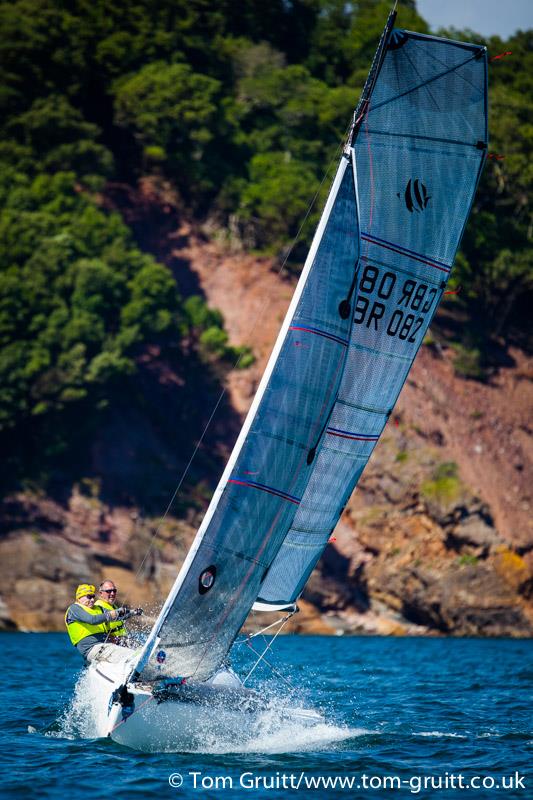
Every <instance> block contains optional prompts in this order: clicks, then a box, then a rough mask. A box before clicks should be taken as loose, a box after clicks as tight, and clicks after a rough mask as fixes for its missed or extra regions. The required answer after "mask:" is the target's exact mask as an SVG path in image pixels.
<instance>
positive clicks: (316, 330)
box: [289, 325, 348, 347]
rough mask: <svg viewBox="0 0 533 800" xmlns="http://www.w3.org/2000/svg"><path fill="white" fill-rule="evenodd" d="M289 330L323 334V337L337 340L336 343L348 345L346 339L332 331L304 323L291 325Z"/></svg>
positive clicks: (317, 334)
mask: <svg viewBox="0 0 533 800" xmlns="http://www.w3.org/2000/svg"><path fill="white" fill-rule="evenodd" d="M289 330H290V331H304V332H305V333H313V334H315V335H316V336H323V337H324V338H325V339H331V340H332V341H333V342H337V344H342V345H343V346H344V347H348V339H343V338H341V337H340V336H336V335H335V334H334V333H328V332H327V331H322V330H320V328H312V327H308V326H304V325H291V326H290V328H289Z"/></svg>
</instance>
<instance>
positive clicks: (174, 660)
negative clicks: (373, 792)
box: [137, 153, 360, 680]
mask: <svg viewBox="0 0 533 800" xmlns="http://www.w3.org/2000/svg"><path fill="white" fill-rule="evenodd" d="M355 185H356V184H355V176H354V165H353V157H352V154H351V153H348V154H346V155H344V156H343V157H342V159H341V162H340V165H339V168H338V171H337V174H336V177H335V180H334V183H333V186H332V189H331V192H330V195H329V198H328V201H327V203H326V207H325V209H324V212H323V215H322V219H321V222H320V224H319V227H318V230H317V232H316V234H315V238H314V241H313V244H312V247H311V249H310V252H309V255H308V258H307V261H306V264H305V266H304V270H303V272H302V275H301V278H300V281H299V283H298V286H297V289H296V292H295V295H294V297H293V300H292V303H291V306H290V308H289V310H288V312H287V316H286V318H285V322H284V324H283V326H282V330H281V332H280V335H279V337H278V340H277V342H276V345H275V347H274V350H273V353H272V356H271V358H270V361H269V364H268V366H267V369H266V372H265V374H264V376H263V379H262V382H261V385H260V387H259V389H258V392H257V395H256V397H255V399H254V402H253V404H252V407H251V409H250V412H249V414H248V416H247V418H246V421H245V423H244V427H243V429H242V431H241V434H240V436H239V439H238V440H237V443H236V445H235V448H234V450H233V453H232V456H231V458H230V460H229V462H228V465H227V467H226V470H225V471H224V474H223V476H222V478H221V481H220V483H219V485H218V487H217V489H216V491H215V494H214V496H213V499H212V501H211V504H210V506H209V508H208V511H207V513H206V516H205V518H204V521H203V523H202V525H201V527H200V529H199V531H198V534H197V536H196V539H195V542H194V544H193V547H192V549H191V551H190V553H189V555H188V557H187V559H186V561H185V563H184V565H183V567H182V569H181V571H180V573H179V575H178V578H177V580H176V583H175V585H174V587H173V589H172V591H171V593H170V595H169V597H168V599H167V601H166V603H165V605H164V607H163V609H162V611H161V614H160V616H159V619H158V621H157V623H156V625H155V627H154V629H153V631H152V633H151V635H150V638H149V640H148V642H147V644H146V646H145V648H144V651H143V654H142V656H141V658H140V661H139V663H138V665H137V674H141V673H142V676H143V679H147V680H151V679H156V678H159V677H164V676H170V677H175V676H182V677H187V676H188V677H190V676H193V677H194V678H197V679H202V678H205V677H208V676H209V675H210V674H212V673H213V671H214V670H215V669H216V668H217V667H218V666H219V665H220V664H221V662H222V661H223V659H224V657H225V655H226V653H227V651H228V650H229V648H230V647H231V644H232V643H233V641H234V638H235V636H236V634H237V633H238V631H239V630H240V628H241V626H242V624H243V622H244V620H245V618H246V616H247V615H248V613H249V611H250V608H251V607H252V604H253V602H254V600H255V599H256V597H257V594H258V591H259V586H260V585H261V582H262V580H263V578H264V576H265V574H266V572H267V570H268V568H269V566H270V564H271V562H272V560H273V559H274V557H275V555H276V553H277V551H278V550H279V547H280V545H281V543H282V542H283V540H284V539H285V536H286V534H287V531H288V530H289V529H290V527H291V525H292V523H293V519H294V515H295V514H296V512H297V510H298V508H299V505H300V503H301V501H302V497H303V495H304V493H305V490H306V487H307V484H308V481H309V479H310V477H311V475H312V473H313V466H314V462H315V459H316V454H317V453H318V452H319V451H320V446H321V444H322V442H323V440H324V435H325V429H326V427H327V424H328V419H329V416H330V414H331V410H332V407H333V404H334V402H335V399H336V397H337V392H338V389H339V384H340V380H341V378H342V374H343V369H344V364H345V361H346V355H347V351H348V344H349V336H350V330H351V325H352V314H353V308H352V310H351V313H350V314H349V315H348V316H346V315H345V314H341V313H340V312H339V305H340V302H341V301H342V299H343V298H345V297H346V296H347V294H348V292H349V288H350V286H351V284H352V282H353V279H354V275H355V271H356V269H357V264H358V258H359V245H360V237H359V225H358V213H357V205H356V193H355Z"/></svg>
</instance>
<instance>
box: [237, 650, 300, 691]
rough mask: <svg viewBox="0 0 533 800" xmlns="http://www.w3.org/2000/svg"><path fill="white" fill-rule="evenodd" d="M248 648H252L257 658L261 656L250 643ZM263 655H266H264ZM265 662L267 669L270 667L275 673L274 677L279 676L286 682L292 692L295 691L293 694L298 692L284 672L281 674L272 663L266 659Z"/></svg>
mask: <svg viewBox="0 0 533 800" xmlns="http://www.w3.org/2000/svg"><path fill="white" fill-rule="evenodd" d="M248 647H249V648H250V650H251V651H252V652H253V653H255V654H256V656H258V655H259V653H258V652H257V650H255V649H254V648H253V647H252V645H251V644H250V643H248ZM263 655H264V654H263ZM263 661H264V662H265V664H266V665H267V667H270V669H271V670H272V672H273V673H274V675H277V676H278V678H281V680H282V681H285V683H286V684H287V686H289V687H290V688H291V689H292V691H293V692H295V691H296V686H295V685H294V684H293V683H291V681H290V680H289V679H288V678H287V677H286V676H285V675H284V674H283V673H282V672H280V671H279V669H276V667H275V666H274V665H273V664H271V663H270V661H268V660H267V659H266V658H263Z"/></svg>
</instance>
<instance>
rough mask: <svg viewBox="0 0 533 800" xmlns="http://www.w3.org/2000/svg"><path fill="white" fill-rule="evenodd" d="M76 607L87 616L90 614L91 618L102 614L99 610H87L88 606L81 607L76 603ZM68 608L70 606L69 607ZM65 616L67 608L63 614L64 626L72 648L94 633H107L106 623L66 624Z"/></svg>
mask: <svg viewBox="0 0 533 800" xmlns="http://www.w3.org/2000/svg"><path fill="white" fill-rule="evenodd" d="M76 605H79V606H81V608H83V610H84V611H86V612H87V613H88V614H92V615H93V616H100V614H101V613H102V609H101V608H89V607H88V606H82V605H81V603H76ZM69 608H70V606H69ZM67 614H68V608H67V611H66V613H65V625H66V626H67V632H68V635H69V636H70V641H71V642H72V644H73V645H74V646H76V645H77V644H78V642H81V640H82V639H85V637H86V636H93V635H94V634H95V633H107V632H108V630H107V626H108V624H109V623H107V622H100V623H99V624H98V625H91V624H90V623H89V622H77V621H74V622H67Z"/></svg>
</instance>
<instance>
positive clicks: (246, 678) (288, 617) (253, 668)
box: [242, 611, 295, 686]
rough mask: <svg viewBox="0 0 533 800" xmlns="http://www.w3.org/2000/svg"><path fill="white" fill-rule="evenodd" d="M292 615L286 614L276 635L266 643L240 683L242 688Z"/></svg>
mask: <svg viewBox="0 0 533 800" xmlns="http://www.w3.org/2000/svg"><path fill="white" fill-rule="evenodd" d="M294 614H295V612H294V611H291V612H290V613H289V614H287V615H286V617H285V619H284V620H283V621H282V623H281V625H280V626H279V628H278V630H277V631H276V633H275V634H274V636H273V637H272V639H271V640H270V641H269V642H268V644H267V646H266V647H265V649H264V650H263V652H262V653H261V655H260V656H259V658H258V659H257V661H256V662H255V664H254V665H253V667H252V669H251V670H250V671H249V673H248V675H247V676H246V677H245V679H244V680H243V682H242V683H243V686H244V685H245V684H246V681H247V680H248V678H249V677H250V675H251V674H252V673H253V672H254V671H255V668H256V667H257V666H259V664H260V663H261V661H262V660H263V659H264V657H265V655H266V653H267V652H268V651H269V650H270V648H271V647H272V645H273V644H274V642H275V641H276V639H277V637H278V636H279V634H280V633H281V631H282V629H283V627H284V625H285V624H286V623H287V622H288V621H289V620H290V618H291V617H293V616H294ZM248 644H249V643H248ZM254 652H255V651H254Z"/></svg>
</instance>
